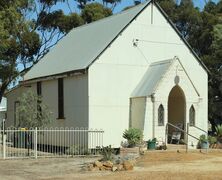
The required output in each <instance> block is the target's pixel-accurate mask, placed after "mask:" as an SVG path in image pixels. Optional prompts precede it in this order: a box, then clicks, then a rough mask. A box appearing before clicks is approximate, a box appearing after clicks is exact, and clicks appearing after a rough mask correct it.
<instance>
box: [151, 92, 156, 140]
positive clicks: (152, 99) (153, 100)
mask: <svg viewBox="0 0 222 180" xmlns="http://www.w3.org/2000/svg"><path fill="white" fill-rule="evenodd" d="M151 101H152V103H153V138H155V96H154V94H152V95H151Z"/></svg>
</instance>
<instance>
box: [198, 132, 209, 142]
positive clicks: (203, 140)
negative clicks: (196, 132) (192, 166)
mask: <svg viewBox="0 0 222 180" xmlns="http://www.w3.org/2000/svg"><path fill="white" fill-rule="evenodd" d="M199 139H200V140H199V141H200V143H206V142H208V139H207V136H206V135H205V134H202V135H200V138H199Z"/></svg>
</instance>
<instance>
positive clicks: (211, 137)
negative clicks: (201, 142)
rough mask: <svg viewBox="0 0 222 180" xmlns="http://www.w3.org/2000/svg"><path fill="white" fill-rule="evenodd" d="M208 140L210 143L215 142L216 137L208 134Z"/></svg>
mask: <svg viewBox="0 0 222 180" xmlns="http://www.w3.org/2000/svg"><path fill="white" fill-rule="evenodd" d="M208 141H209V143H210V144H215V143H216V142H217V138H216V137H214V136H208Z"/></svg>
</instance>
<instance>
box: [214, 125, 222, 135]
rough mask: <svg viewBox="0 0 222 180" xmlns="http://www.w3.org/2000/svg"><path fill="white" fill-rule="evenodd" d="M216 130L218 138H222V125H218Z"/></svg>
mask: <svg viewBox="0 0 222 180" xmlns="http://www.w3.org/2000/svg"><path fill="white" fill-rule="evenodd" d="M215 128H216V133H217V136H218V137H222V125H217V126H216V127H215Z"/></svg>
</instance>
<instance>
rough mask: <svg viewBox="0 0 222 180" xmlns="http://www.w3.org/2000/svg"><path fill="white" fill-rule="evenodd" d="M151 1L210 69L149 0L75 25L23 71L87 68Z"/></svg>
mask: <svg viewBox="0 0 222 180" xmlns="http://www.w3.org/2000/svg"><path fill="white" fill-rule="evenodd" d="M150 2H153V3H154V4H155V5H156V7H157V8H158V9H159V11H160V12H161V13H162V15H163V16H164V17H165V18H166V20H167V21H168V22H169V24H170V25H171V27H172V28H173V29H174V30H175V32H176V33H177V34H178V35H179V36H180V38H181V39H182V40H183V42H184V43H185V45H186V46H187V47H188V48H189V49H190V50H191V52H192V53H193V55H194V56H195V58H196V59H197V60H198V61H199V63H200V65H201V66H202V67H203V68H204V69H205V70H206V71H207V72H209V70H208V69H207V67H206V66H205V65H204V63H203V62H202V61H201V59H200V58H199V57H198V55H197V54H196V53H195V51H194V50H193V49H192V48H191V46H190V45H189V43H188V42H187V41H186V39H185V38H184V37H183V36H182V35H181V33H180V32H179V31H178V29H177V28H176V26H175V25H174V24H173V22H172V21H171V20H170V19H169V17H168V16H167V15H166V13H165V12H164V11H163V10H162V9H161V7H160V6H159V5H158V3H156V2H155V1H153V0H148V1H147V2H146V3H143V4H140V5H137V6H135V7H133V8H130V9H129V10H126V11H123V12H121V13H119V14H115V15H113V16H110V17H108V18H104V19H101V20H99V21H96V22H93V23H90V24H87V25H83V26H80V27H78V28H75V29H73V30H72V31H70V32H69V33H68V34H67V35H66V36H65V37H64V38H63V39H62V40H60V42H59V43H58V44H57V45H56V46H55V47H54V48H53V49H51V50H50V51H49V53H47V54H46V55H45V56H44V57H43V58H42V59H41V60H40V61H39V62H38V63H37V64H35V65H34V66H33V67H32V68H31V69H30V70H29V71H28V72H27V73H26V74H25V75H24V80H25V81H26V80H32V79H38V78H42V77H48V76H52V75H59V74H63V73H68V72H73V71H77V70H85V69H87V68H88V67H89V66H90V65H91V64H92V63H93V62H94V61H95V60H96V59H97V57H99V55H100V54H101V53H102V52H103V51H104V50H105V49H106V48H107V47H108V46H109V45H110V44H111V43H112V42H113V41H114V40H115V38H116V37H118V35H119V34H120V33H121V32H122V31H123V30H124V29H125V28H126V27H127V26H128V25H129V24H130V23H131V22H132V21H133V20H134V19H135V18H136V17H137V16H138V15H139V14H140V12H142V10H143V9H144V8H146V7H147V6H148V5H149V3H150Z"/></svg>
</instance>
